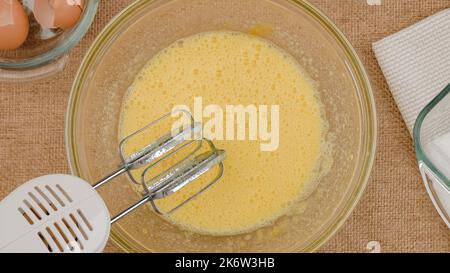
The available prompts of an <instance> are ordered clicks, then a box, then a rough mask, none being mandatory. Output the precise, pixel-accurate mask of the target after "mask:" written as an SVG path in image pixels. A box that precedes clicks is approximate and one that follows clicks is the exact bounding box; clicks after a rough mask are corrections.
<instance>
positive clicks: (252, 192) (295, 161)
mask: <svg viewBox="0 0 450 273" xmlns="http://www.w3.org/2000/svg"><path fill="white" fill-rule="evenodd" d="M194 97H201V98H202V103H203V104H204V105H208V104H215V105H219V106H222V107H223V109H225V106H226V105H229V104H231V105H278V106H279V144H278V146H277V149H276V150H274V151H261V148H260V147H261V146H260V141H258V140H214V144H215V145H216V146H217V147H218V148H219V149H223V150H225V151H226V153H227V158H226V160H225V161H224V165H225V172H224V176H223V178H222V179H221V180H220V181H219V182H218V183H217V184H215V185H214V186H213V187H211V188H210V189H208V190H207V191H206V192H204V193H203V194H202V195H200V196H198V197H197V198H196V199H194V200H193V201H192V202H190V203H188V204H187V205H186V206H184V207H182V208H181V209H179V210H177V211H176V212H174V213H173V214H172V215H170V216H168V217H166V218H167V220H168V221H170V222H172V223H174V224H176V225H179V226H181V227H182V228H184V229H188V230H191V231H194V232H198V233H203V234H210V235H232V234H240V233H244V232H250V231H253V230H255V229H258V228H259V227H262V226H265V225H269V224H271V223H273V222H274V221H275V220H276V219H277V218H279V217H280V216H282V215H284V214H286V213H288V212H289V211H290V210H291V209H292V208H293V207H294V206H295V204H296V203H297V202H298V201H299V200H301V199H303V198H305V197H306V196H305V195H307V193H310V192H311V188H313V187H314V184H315V183H316V182H317V180H318V166H319V163H320V160H319V158H320V156H321V154H323V153H324V151H323V150H324V147H325V146H324V134H325V131H326V122H325V121H324V120H323V117H322V111H321V104H320V101H319V99H318V97H317V94H316V91H315V88H314V84H313V83H312V81H311V80H310V79H309V77H308V76H307V75H306V74H305V72H304V70H303V69H302V68H301V67H300V65H299V64H298V63H297V62H296V61H295V60H294V58H293V57H292V56H290V55H289V54H288V53H286V52H285V51H283V50H282V49H280V48H279V47H277V46H276V45H275V44H273V43H272V42H270V41H268V40H265V39H263V38H260V37H257V36H254V35H250V34H245V33H240V32H228V31H216V32H207V33H200V34H196V35H194V36H190V37H187V38H184V39H181V40H179V41H177V42H175V43H173V44H172V45H170V46H169V47H167V48H166V49H164V50H162V51H161V52H160V53H159V54H157V55H156V56H154V57H153V58H152V59H151V60H150V61H149V62H148V64H147V65H146V66H145V67H144V68H143V69H142V71H141V72H140V73H139V75H138V76H137V77H136V79H135V81H134V83H133V84H132V86H131V87H130V90H129V92H128V94H127V96H126V98H125V100H124V104H123V108H122V114H121V126H120V132H119V134H120V136H121V137H124V136H127V135H129V134H130V133H132V132H134V131H136V130H137V129H139V128H141V127H142V126H144V125H146V124H148V123H149V122H150V121H152V120H155V119H157V118H158V117H160V116H162V115H163V114H165V113H168V112H170V111H171V110H172V108H173V107H174V106H175V105H180V104H182V105H188V106H189V107H191V109H192V108H193V107H194V105H193V104H194V101H193V98H194ZM203 122H205V121H204V120H203ZM272 122H274V121H272ZM136 145H137V146H139V145H140V147H142V146H145V144H144V143H136ZM183 190H184V191H185V192H184V193H183V194H180V195H179V196H174V197H172V198H168V199H167V200H162V201H161V202H160V205H161V206H162V207H167V208H169V207H173V206H174V205H175V204H177V203H179V202H181V201H182V200H183V198H185V197H186V196H189V194H193V193H194V190H195V187H194V188H193V189H190V188H187V189H183ZM190 191H192V192H190Z"/></svg>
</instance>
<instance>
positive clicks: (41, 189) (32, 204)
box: [0, 174, 110, 253]
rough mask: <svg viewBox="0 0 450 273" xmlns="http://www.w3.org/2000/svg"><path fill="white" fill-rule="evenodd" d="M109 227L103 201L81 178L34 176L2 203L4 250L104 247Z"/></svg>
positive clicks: (0, 244) (0, 218) (0, 240)
mask: <svg viewBox="0 0 450 273" xmlns="http://www.w3.org/2000/svg"><path fill="white" fill-rule="evenodd" d="M109 232H110V215H109V212H108V209H107V207H106V205H105V203H104V202H103V200H102V198H101V197H100V195H99V194H98V193H97V192H96V191H95V190H94V189H93V188H92V187H91V185H90V184H89V183H87V182H86V181H84V180H82V179H81V178H78V177H74V176H70V175H62V174H56V175H47V176H43V177H39V178H35V179H33V180H31V181H29V182H27V183H25V184H23V185H22V186H20V187H19V188H17V189H16V190H15V191H13V192H12V193H11V194H10V195H9V196H7V197H6V198H5V199H4V200H2V201H1V202H0V252H49V253H61V252H63V253H73V252H101V251H102V250H103V248H104V247H105V245H106V242H107V240H108V237H109Z"/></svg>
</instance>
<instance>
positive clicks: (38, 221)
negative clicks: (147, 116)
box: [0, 110, 225, 253]
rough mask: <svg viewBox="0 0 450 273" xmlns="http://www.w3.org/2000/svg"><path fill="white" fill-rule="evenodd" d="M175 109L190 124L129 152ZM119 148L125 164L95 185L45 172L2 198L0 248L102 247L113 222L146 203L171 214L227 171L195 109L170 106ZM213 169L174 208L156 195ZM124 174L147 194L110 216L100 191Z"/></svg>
mask: <svg viewBox="0 0 450 273" xmlns="http://www.w3.org/2000/svg"><path fill="white" fill-rule="evenodd" d="M173 114H181V115H184V116H185V118H187V120H188V121H189V122H188V124H186V125H184V126H180V127H178V128H175V129H173V130H172V131H171V132H169V133H167V134H166V135H163V136H160V137H159V138H157V139H156V140H155V141H154V142H152V143H150V144H149V145H147V146H145V147H142V148H141V149H139V150H138V151H134V152H133V153H131V154H130V155H125V154H126V153H125V152H126V151H125V150H126V145H127V143H129V142H130V141H133V140H134V139H136V138H142V137H145V133H146V132H148V131H149V130H151V129H154V128H155V126H157V125H158V124H160V123H161V122H163V121H164V120H166V119H168V118H169V117H170V116H171V115H173ZM188 149H191V150H188ZM205 150H206V151H205ZM119 151H120V157H121V160H122V165H121V166H120V167H119V168H118V169H117V170H116V171H114V172H113V173H111V174H110V175H108V176H106V177H104V178H103V179H101V180H100V181H98V182H97V183H96V184H94V185H93V186H91V185H90V184H89V183H88V182H86V181H85V180H83V179H81V178H78V177H75V176H71V175H62V174H55V175H47V176H43V177H39V178H35V179H33V180H31V181H29V182H27V183H25V184H23V185H22V186H20V187H19V188H17V189H16V190H15V191H13V192H12V193H11V194H10V195H9V196H7V197H6V198H5V199H4V200H2V201H1V202H0V219H1V224H0V252H51V253H63V252H65V253H71V252H101V251H102V250H103V248H104V247H105V245H106V243H107V240H108V237H109V233H110V226H111V224H113V223H115V222H116V221H118V220H120V219H121V218H122V217H124V216H126V215H127V214H128V213H130V212H132V211H134V210H135V209H137V208H138V207H140V206H142V205H144V204H146V203H147V202H150V204H151V206H152V208H153V209H154V211H155V212H156V213H158V214H161V215H168V214H171V213H173V212H175V211H176V210H177V209H179V208H181V207H182V206H184V205H186V204H187V203H189V202H190V201H192V200H193V199H194V198H195V197H197V196H198V195H200V194H201V193H203V192H204V191H206V190H207V189H208V188H210V187H211V186H212V185H214V184H215V183H216V182H218V181H219V180H220V179H221V178H222V175H223V172H224V165H223V161H224V159H225V151H223V150H219V149H217V148H216V147H215V146H214V144H213V143H212V142H211V141H210V140H207V139H205V138H203V136H202V125H201V123H198V122H195V121H194V119H193V117H192V115H191V113H190V112H188V111H185V110H175V111H172V112H171V113H168V114H166V115H164V116H162V117H161V118H159V119H157V120H155V121H153V122H151V123H150V124H148V125H146V126H145V127H143V128H142V129H140V130H138V131H136V132H134V133H132V134H131V135H129V136H127V137H126V138H124V139H123V140H122V141H121V142H120V144H119ZM183 151H184V152H186V151H188V152H187V153H186V155H182V157H181V159H180V160H178V161H177V162H176V163H175V164H174V165H172V166H171V167H169V168H168V169H165V170H163V171H161V172H159V173H157V174H156V175H151V173H152V171H154V170H155V169H156V168H158V166H161V165H163V164H162V163H163V162H165V160H168V159H170V158H173V157H175V156H176V155H177V154H181V153H182V152H183ZM214 169H217V171H216V174H215V175H214V176H213V178H212V179H211V180H210V181H209V182H208V183H206V185H202V187H201V188H200V190H198V191H197V192H196V193H195V194H193V195H191V196H189V197H188V198H186V199H185V200H184V201H182V202H181V203H179V204H177V205H176V206H175V207H173V208H170V209H168V210H163V209H161V208H160V207H159V206H158V205H157V203H156V201H157V200H161V199H163V198H166V197H168V196H171V195H173V194H175V193H177V192H179V191H180V190H181V189H183V188H185V187H186V186H188V185H190V184H191V183H192V182H194V181H197V180H198V179H199V178H200V177H203V175H204V174H206V173H209V172H213V171H214ZM135 170H138V171H139V173H141V175H140V178H141V181H140V182H138V181H136V180H135V179H134V176H133V174H132V173H131V171H135ZM123 173H128V174H129V177H130V178H131V180H132V181H133V182H135V183H140V184H141V185H142V186H143V188H144V194H143V197H142V199H141V200H139V201H138V202H137V203H135V204H133V205H132V206H130V207H129V208H127V209H125V210H123V211H122V212H121V213H119V214H117V215H116V216H114V217H110V214H109V211H108V208H107V207H106V204H105V203H104V201H103V199H102V198H101V196H100V195H99V194H98V192H97V191H96V190H97V189H99V188H100V187H102V186H104V185H106V184H107V183H108V182H110V181H112V180H113V179H114V178H116V177H118V176H119V175H121V174H123ZM212 174H214V173H212Z"/></svg>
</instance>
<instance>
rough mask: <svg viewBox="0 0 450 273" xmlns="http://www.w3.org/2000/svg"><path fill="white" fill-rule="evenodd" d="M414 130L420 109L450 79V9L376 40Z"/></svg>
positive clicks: (381, 61) (382, 63)
mask: <svg viewBox="0 0 450 273" xmlns="http://www.w3.org/2000/svg"><path fill="white" fill-rule="evenodd" d="M373 50H374V52H375V55H376V58H377V59H378V63H379V64H380V67H381V70H382V71H383V74H384V76H385V77H386V80H387V82H388V84H389V87H390V89H391V92H392V95H393V97H394V99H395V101H396V102H397V105H398V107H399V109H400V112H401V113H402V116H403V119H404V120H405V122H406V125H407V126H408V129H409V130H410V132H411V133H412V129H413V127H414V123H415V121H416V118H417V116H418V115H419V113H420V111H421V110H422V109H423V108H424V107H425V105H427V104H428V103H429V102H430V101H431V100H432V99H433V98H434V97H435V96H436V95H437V94H438V93H439V92H440V91H442V90H443V89H444V87H445V86H446V85H447V84H449V83H450V9H446V10H444V11H441V12H439V13H437V14H435V15H433V16H431V17H428V18H426V19H424V20H422V21H420V22H418V23H416V24H414V25H413V26H410V27H408V28H406V29H404V30H402V31H400V32H398V33H395V34H393V35H391V36H388V37H386V38H384V39H382V40H380V41H378V42H376V43H374V44H373Z"/></svg>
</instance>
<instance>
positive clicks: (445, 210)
mask: <svg viewBox="0 0 450 273" xmlns="http://www.w3.org/2000/svg"><path fill="white" fill-rule="evenodd" d="M449 93H450V84H449V85H448V86H447V87H446V88H445V89H444V90H443V91H442V92H441V93H439V95H437V96H436V98H434V99H433V100H432V101H431V102H430V103H429V104H428V105H427V106H426V107H425V108H424V109H423V110H422V111H421V113H420V114H419V116H418V117H417V120H416V124H415V126H414V144H415V146H416V156H417V160H418V162H419V169H420V172H421V175H422V179H423V181H424V183H425V187H426V189H427V191H428V194H429V195H430V197H431V200H432V201H433V204H434V205H435V207H436V209H437V211H438V212H439V214H440V215H441V217H442V219H443V220H444V221H445V223H446V224H447V226H449V228H450V118H449V117H450V96H449Z"/></svg>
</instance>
